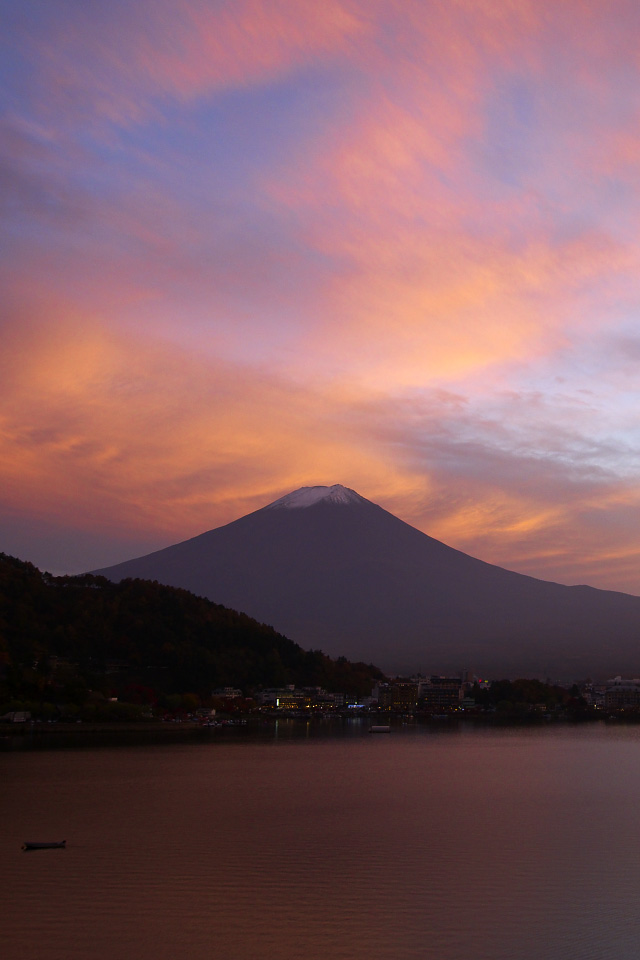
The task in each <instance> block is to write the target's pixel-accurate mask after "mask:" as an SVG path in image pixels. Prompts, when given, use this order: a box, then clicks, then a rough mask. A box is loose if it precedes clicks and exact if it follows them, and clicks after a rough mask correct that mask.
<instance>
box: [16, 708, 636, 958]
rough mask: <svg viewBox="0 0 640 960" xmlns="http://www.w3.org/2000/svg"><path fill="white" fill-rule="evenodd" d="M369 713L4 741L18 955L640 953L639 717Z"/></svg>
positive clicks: (508, 955)
mask: <svg viewBox="0 0 640 960" xmlns="http://www.w3.org/2000/svg"><path fill="white" fill-rule="evenodd" d="M368 727H369V724H368V722H357V721H352V722H345V723H344V724H342V725H340V726H339V727H336V726H335V725H334V726H331V725H328V724H325V725H323V724H321V723H318V724H316V725H309V726H305V725H304V723H300V722H298V723H296V724H294V723H290V722H289V723H287V722H281V723H280V724H279V725H278V727H277V729H275V730H274V728H273V727H267V728H265V729H263V730H262V731H260V733H259V735H258V736H255V735H254V734H253V733H252V732H251V731H249V732H246V733H242V734H237V733H236V734H235V735H233V736H229V735H226V734H223V735H217V734H216V735H212V736H211V738H210V740H208V741H205V742H201V743H200V742H196V743H187V742H182V743H172V744H156V745H145V746H131V747H128V746H118V747H111V746H104V747H101V748H97V749H93V750H91V749H87V748H82V747H80V748H74V749H61V750H32V751H7V752H3V753H1V754H0V768H1V774H0V776H1V781H0V784H1V785H0V850H1V856H2V860H1V862H2V866H3V869H2V879H3V887H4V889H3V891H2V897H1V898H0V903H1V906H0V911H1V913H2V922H1V926H0V937H1V943H2V947H1V955H2V957H3V960H74V958H78V960H80V958H82V960H103V958H118V960H128V958H132V960H133V958H135V960H146V958H149V960H151V958H153V960H165V958H166V960H169V958H171V960H181V958H186V960H205V958H206V960H217V958H221V960H222V958H224V960H249V958H251V960H256V958H269V960H298V958H311V960H316V958H318V960H365V958H367V960H404V958H407V960H409V958H411V960H412V958H421V960H431V958H433V960H503V958H504V960H507V958H508V960H541V958H544V960H589V958H594V960H596V958H597V960H605V958H612V960H626V958H629V960H631V958H633V960H636V958H637V956H638V954H639V951H640V947H639V945H638V944H639V943H640V920H639V916H638V913H639V907H638V892H639V890H640V855H639V854H640V810H639V799H640V727H633V726H622V725H619V726H616V725H614V724H611V725H605V724H589V725H584V726H580V727H570V726H557V727H544V728H535V729H528V728H509V729H474V728H473V727H472V726H469V727H465V726H460V727H457V726H454V727H452V728H450V727H449V726H448V725H447V724H443V725H442V728H437V727H434V726H431V727H428V726H399V727H396V728H394V729H393V730H392V732H391V733H390V734H380V735H372V734H370V733H369V732H368ZM62 839H66V840H67V843H68V846H67V849H66V850H45V851H35V852H26V853H25V852H23V851H22V850H21V844H22V842H23V841H24V840H62Z"/></svg>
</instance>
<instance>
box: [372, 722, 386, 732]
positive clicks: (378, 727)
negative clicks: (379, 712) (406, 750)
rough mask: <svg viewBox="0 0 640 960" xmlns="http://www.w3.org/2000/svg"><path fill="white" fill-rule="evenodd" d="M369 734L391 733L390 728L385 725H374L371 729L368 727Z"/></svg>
mask: <svg viewBox="0 0 640 960" xmlns="http://www.w3.org/2000/svg"><path fill="white" fill-rule="evenodd" d="M369 733H391V726H390V725H389V724H387V723H385V724H382V723H378V724H374V726H373V727H369Z"/></svg>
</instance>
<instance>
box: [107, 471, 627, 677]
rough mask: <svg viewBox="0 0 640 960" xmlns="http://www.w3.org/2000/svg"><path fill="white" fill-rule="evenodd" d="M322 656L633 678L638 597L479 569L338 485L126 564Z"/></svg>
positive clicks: (116, 569) (119, 568) (122, 570)
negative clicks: (317, 650)
mask: <svg viewBox="0 0 640 960" xmlns="http://www.w3.org/2000/svg"><path fill="white" fill-rule="evenodd" d="M94 572H97V573H100V574H102V575H104V576H106V577H109V578H110V579H113V580H119V579H122V578H124V577H143V578H145V579H156V580H158V581H160V582H161V583H166V584H170V585H172V586H178V587H184V588H186V589H188V590H191V591H192V592H194V593H196V594H200V595H202V596H206V597H209V598H210V599H212V600H215V602H217V603H223V604H225V605H226V606H230V607H232V608H234V609H239V610H242V611H243V612H245V613H248V614H249V615H250V616H252V617H255V618H256V619H258V620H260V621H262V622H265V623H269V624H273V626H274V627H275V628H276V629H277V630H279V631H282V632H283V633H285V634H286V635H287V636H290V637H292V638H294V639H295V640H296V641H297V642H298V643H301V644H302V645H303V646H309V647H311V646H313V647H320V648H322V649H323V650H324V651H326V652H327V653H329V654H335V653H339V654H344V655H346V656H348V657H351V658H356V659H365V660H368V661H373V662H376V663H378V664H379V665H380V666H382V667H383V668H387V669H396V670H408V669H416V668H417V669H422V670H423V671H431V670H453V669H460V668H462V667H468V668H472V669H475V670H477V671H482V672H493V673H495V672H497V671H498V672H500V673H502V674H504V675H506V674H517V673H520V674H545V675H546V674H553V675H554V676H558V675H560V674H561V675H563V676H564V675H565V674H567V675H571V676H581V675H589V674H591V675H594V674H595V675H600V674H610V673H613V672H615V673H620V672H626V671H631V672H634V673H637V672H638V671H639V670H640V598H639V597H632V596H628V595H626V594H621V593H614V592H612V591H604V590H596V589H593V588H591V587H586V586H580V587H566V586H561V585H560V584H555V583H549V582H546V581H542V580H536V579H534V578H533V577H527V576H523V575H521V574H517V573H513V572H511V571H508V570H504V569H502V568H500V567H496V566H493V565H491V564H488V563H484V562H483V561H481V560H476V559H474V558H472V557H469V556H467V555H466V554H464V553H461V552H460V551H458V550H454V549H452V548H451V547H448V546H446V545H445V544H443V543H440V542H439V541H438V540H434V539H433V538H431V537H429V536H427V535H426V534H424V533H421V532H420V531H419V530H416V529H415V528H414V527H411V526H409V525H408V524H406V523H404V522H403V521H402V520H399V519H398V518H397V517H394V516H393V515H392V514H390V513H388V512H387V511H386V510H383V509H382V508H381V507H379V506H377V505H376V504H374V503H371V502H370V501H368V500H366V499H364V498H363V497H360V496H359V495H358V494H357V493H355V492H354V491H352V490H348V489H347V488H345V487H342V486H340V485H335V486H332V487H310V488H304V487H303V488H302V489H301V490H298V491H294V492H293V493H291V494H289V495H287V496H286V497H283V498H281V499H280V500H277V501H275V502H274V503H272V504H269V505H268V506H266V507H263V508H262V509H260V510H257V511H255V512H254V513H251V514H248V515H247V516H245V517H242V518H240V519H239V520H235V521H234V522H232V523H229V524H227V525H226V526H223V527H218V528H217V529H215V530H211V531H209V532H207V533H204V534H201V535H200V536H198V537H194V538H193V539H191V540H187V541H184V542H183V543H178V544H176V545H174V546H171V547H167V548H166V549H164V550H160V551H157V552H156V553H152V554H149V555H148V556H146V557H141V558H139V559H137V560H130V561H127V562H125V563H121V564H117V565H116V566H113V567H108V568H106V569H103V570H99V571H94Z"/></svg>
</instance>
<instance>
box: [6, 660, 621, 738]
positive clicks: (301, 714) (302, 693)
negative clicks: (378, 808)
mask: <svg viewBox="0 0 640 960" xmlns="http://www.w3.org/2000/svg"><path fill="white" fill-rule="evenodd" d="M56 666H57V668H58V669H61V670H64V669H65V668H67V669H68V668H69V667H70V665H69V664H65V663H63V664H61V665H59V666H58V665H56ZM61 689H62V688H61ZM66 692H67V694H68V688H67V689H66ZM4 706H5V707H6V709H5V710H4V712H3V713H2V714H0V724H3V725H11V727H13V728H14V729H15V725H20V726H24V725H29V726H33V725H38V726H41V725H43V724H65V723H67V724H68V723H94V724H100V723H109V724H111V723H122V722H124V723H131V722H133V723H137V722H145V721H146V722H158V721H160V722H165V723H190V724H198V725H202V726H222V725H228V724H233V723H237V722H246V721H248V720H250V719H261V720H265V719H268V718H273V719H275V718H281V717H286V718H292V719H309V718H314V717H315V718H327V717H333V718H341V717H354V716H359V717H370V718H371V721H372V722H380V721H381V720H384V719H385V718H386V719H392V718H396V717H400V718H404V719H406V718H407V717H410V718H412V719H423V720H426V721H428V720H456V719H469V720H474V719H476V720H485V721H491V720H495V721H520V722H535V721H540V720H544V721H552V720H555V721H562V720H573V721H577V720H589V719H593V720H597V719H627V720H631V721H633V720H640V679H639V678H634V679H625V678H623V677H622V676H617V677H615V678H612V679H610V680H608V681H606V682H600V683H596V682H592V681H591V680H587V681H585V682H583V683H573V684H571V685H562V684H559V683H552V682H551V681H546V682H544V681H541V680H539V679H525V678H521V679H517V680H506V679H503V680H486V679H480V678H478V677H477V676H475V675H473V674H472V673H470V672H467V673H464V674H463V675H460V676H436V675H432V676H429V677H425V676H422V675H418V676H412V677H395V678H390V679H388V680H385V681H377V682H376V683H375V685H373V687H372V689H371V694H370V695H369V696H360V697H358V696H354V695H351V694H346V693H336V692H330V691H327V690H326V689H324V688H322V687H319V686H313V687H297V686H296V685H295V684H287V685H284V686H280V687H265V688H261V689H257V690H252V691H244V690H242V689H241V688H239V687H233V686H226V687H219V688H216V689H213V690H212V691H211V695H210V696H209V697H200V696H198V695H197V694H194V693H185V694H170V695H168V696H166V695H164V696H163V695H160V696H157V695H156V694H155V693H154V691H152V690H151V689H150V688H146V687H144V686H142V685H140V684H132V685H130V688H129V689H127V690H125V691H124V695H123V696H121V697H120V696H105V695H104V694H102V693H100V692H98V691H87V692H86V696H85V698H84V702H82V703H78V702H75V703H74V702H73V701H70V700H66V701H65V700H58V701H57V702H55V701H51V700H40V701H39V702H38V701H15V700H14V701H12V702H8V703H6V704H4Z"/></svg>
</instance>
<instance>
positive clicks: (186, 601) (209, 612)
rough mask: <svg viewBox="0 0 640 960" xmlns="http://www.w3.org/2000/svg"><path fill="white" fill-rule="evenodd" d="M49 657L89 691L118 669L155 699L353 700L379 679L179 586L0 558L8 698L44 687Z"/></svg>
mask: <svg viewBox="0 0 640 960" xmlns="http://www.w3.org/2000/svg"><path fill="white" fill-rule="evenodd" d="M53 658H56V660H57V661H59V660H63V661H65V662H67V663H68V664H69V665H74V666H75V667H76V670H77V677H78V680H79V682H82V683H86V684H87V685H90V686H92V687H100V685H101V684H102V685H104V682H105V681H104V678H105V677H106V676H107V674H112V675H113V674H117V673H118V672H119V673H120V674H122V675H123V676H126V679H127V682H129V683H131V682H132V681H134V682H139V683H146V684H149V685H151V686H153V687H154V688H155V689H157V690H158V692H161V693H181V692H185V691H193V692H196V693H198V694H199V695H201V696H202V695H204V696H208V695H209V692H210V691H211V689H212V688H215V687H223V686H234V687H241V688H242V689H243V690H245V691H249V692H250V691H251V690H255V689H257V688H259V687H269V686H283V685H285V684H288V683H293V684H296V685H297V686H322V687H325V689H327V690H329V691H333V692H344V693H348V694H354V695H358V696H360V695H363V694H368V693H369V692H370V689H371V680H372V678H379V677H381V676H382V674H381V673H380V671H379V670H377V669H376V668H375V667H373V666H372V665H366V664H363V663H350V662H348V661H347V660H346V659H344V658H342V657H340V658H338V659H337V660H333V659H330V658H329V657H327V656H325V655H324V654H323V653H321V652H320V651H319V650H312V651H305V650H303V649H302V648H301V647H300V646H298V644H296V643H294V642H293V641H291V640H289V639H288V638H287V637H284V636H282V635H281V634H279V633H277V632H276V631H275V630H274V629H273V628H272V627H269V626H266V625H264V624H261V623H258V622H256V621H255V620H252V619H251V618H250V617H248V616H245V615H244V614H241V613H236V612H235V611H234V610H229V609H227V608H226V607H223V606H220V605H218V604H216V603H212V602H211V601H209V600H206V599H203V598H201V597H196V596H194V595H193V594H191V593H189V592H187V591H186V590H180V589H176V588H173V587H166V586H161V585H160V584H158V583H156V582H150V581H146V580H124V581H122V582H120V583H112V582H111V581H110V580H107V579H106V578H104V577H96V576H91V575H89V574H85V575H82V576H77V577H70V576H65V577H54V576H51V575H50V574H48V573H41V572H40V571H39V570H38V569H37V568H36V567H34V566H33V565H32V564H30V563H25V562H23V561H21V560H17V559H15V558H13V557H9V556H7V555H5V554H2V553H0V668H2V670H1V674H0V682H1V683H2V684H3V686H5V693H8V694H9V695H12V694H18V693H19V689H20V688H24V687H25V684H30V683H31V684H36V685H37V684H41V683H42V682H43V681H44V678H45V676H46V675H47V674H50V673H51V663H52V661H53ZM34 665H37V666H35V667H34ZM34 674H35V676H34ZM109 682H110V683H113V680H110V681H109Z"/></svg>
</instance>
